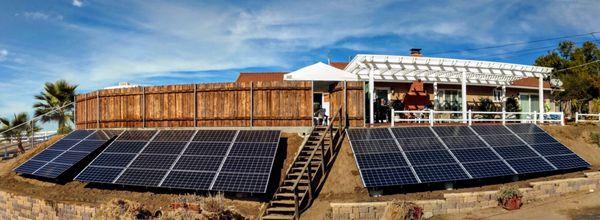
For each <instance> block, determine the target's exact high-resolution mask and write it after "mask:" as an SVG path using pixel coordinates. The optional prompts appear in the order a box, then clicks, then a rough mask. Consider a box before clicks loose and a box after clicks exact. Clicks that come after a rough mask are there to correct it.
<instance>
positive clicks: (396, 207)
mask: <svg viewBox="0 0 600 220" xmlns="http://www.w3.org/2000/svg"><path fill="white" fill-rule="evenodd" d="M422 215H423V209H422V208H421V207H419V206H418V205H417V204H415V203H413V202H407V201H392V202H390V203H389V204H388V205H387V206H386V207H385V212H384V213H383V218H382V219H390V220H391V219H415V218H420V217H421V216H422Z"/></svg>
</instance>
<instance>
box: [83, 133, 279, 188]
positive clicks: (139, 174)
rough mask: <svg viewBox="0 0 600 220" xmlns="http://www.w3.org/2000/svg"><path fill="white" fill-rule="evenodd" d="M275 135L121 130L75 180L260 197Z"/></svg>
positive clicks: (274, 149)
mask: <svg viewBox="0 0 600 220" xmlns="http://www.w3.org/2000/svg"><path fill="white" fill-rule="evenodd" d="M280 134H281V132H280V131H270V130H241V131H237V130H160V131H157V130H135V131H134V130H131V131H125V132H124V133H123V134H122V135H120V136H119V137H118V138H117V139H116V140H115V141H114V142H113V143H112V144H110V145H109V146H108V147H107V148H106V149H105V150H104V151H103V152H102V153H101V154H100V155H98V157H96V159H94V161H92V163H90V165H89V166H88V167H86V169H85V170H83V171H82V172H81V173H80V174H79V175H78V176H77V177H75V179H77V180H81V181H87V182H96V183H109V184H119V185H132V186H144V187H160V188H177V189H190V190H203V191H227V192H250V193H265V192H266V190H267V186H268V182H269V178H270V173H271V169H272V167H273V162H274V160H275V154H276V152H277V147H278V144H279V138H280Z"/></svg>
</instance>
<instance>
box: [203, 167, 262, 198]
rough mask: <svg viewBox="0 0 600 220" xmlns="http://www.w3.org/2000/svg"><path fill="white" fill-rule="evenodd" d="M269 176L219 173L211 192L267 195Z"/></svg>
mask: <svg viewBox="0 0 600 220" xmlns="http://www.w3.org/2000/svg"><path fill="white" fill-rule="evenodd" d="M268 181H269V174H252V173H223V172H222V173H219V175H218V176H217V179H216V180H215V183H214V185H213V186H212V188H211V190H213V191H226V192H249V193H251V192H254V193H265V192H266V191H267V184H268Z"/></svg>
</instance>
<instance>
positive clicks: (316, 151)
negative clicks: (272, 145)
mask: <svg viewBox="0 0 600 220" xmlns="http://www.w3.org/2000/svg"><path fill="white" fill-rule="evenodd" d="M338 113H339V114H338ZM338 113H336V116H334V117H333V118H332V120H331V124H330V125H329V126H327V127H322V126H318V127H314V128H313V129H312V130H311V133H310V135H309V136H308V138H306V139H305V141H304V143H303V145H302V147H301V148H300V150H299V152H298V154H296V157H295V158H294V162H293V163H292V165H291V166H290V167H289V168H288V171H287V173H286V175H285V178H284V180H283V181H282V182H281V183H280V185H279V188H278V189H277V191H276V192H275V194H274V195H273V199H272V200H271V202H270V203H269V204H268V206H267V208H266V209H265V212H264V213H263V216H262V219H299V217H300V213H301V212H302V211H304V210H305V209H306V208H308V207H309V206H310V204H311V203H312V201H313V198H314V196H315V195H316V193H315V191H316V190H317V189H318V188H319V187H320V186H322V184H323V183H324V182H325V177H326V175H327V172H329V168H330V167H331V163H332V159H333V157H335V153H336V152H337V150H338V149H339V147H340V146H341V143H342V141H343V138H344V132H345V126H346V123H345V121H344V118H343V117H338V116H341V109H340V111H338Z"/></svg>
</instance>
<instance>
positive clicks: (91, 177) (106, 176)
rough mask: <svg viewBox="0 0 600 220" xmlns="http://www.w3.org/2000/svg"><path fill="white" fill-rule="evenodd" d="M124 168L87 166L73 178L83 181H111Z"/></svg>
mask: <svg viewBox="0 0 600 220" xmlns="http://www.w3.org/2000/svg"><path fill="white" fill-rule="evenodd" d="M124 169H125V168H123V167H101V166H88V167H86V169H85V170H83V171H81V173H79V174H78V175H77V177H76V178H75V179H76V180H79V181H85V182H96V183H113V181H114V180H115V178H116V177H117V176H118V175H119V174H121V172H123V170H124Z"/></svg>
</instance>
